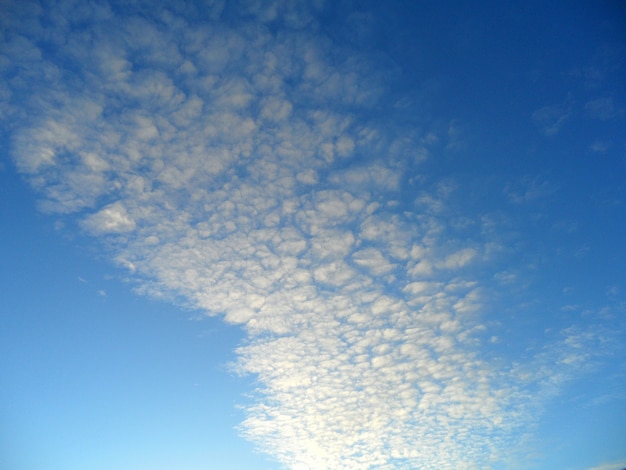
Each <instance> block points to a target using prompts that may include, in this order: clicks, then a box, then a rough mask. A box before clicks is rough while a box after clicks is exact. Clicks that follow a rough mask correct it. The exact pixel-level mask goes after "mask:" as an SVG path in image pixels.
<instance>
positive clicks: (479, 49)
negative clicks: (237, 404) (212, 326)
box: [0, 0, 626, 469]
mask: <svg viewBox="0 0 626 470" xmlns="http://www.w3.org/2000/svg"><path fill="white" fill-rule="evenodd" d="M2 8H3V9H4V10H5V11H6V13H5V14H4V15H3V19H2V20H1V21H2V23H1V24H2V38H1V49H0V52H1V55H0V69H1V70H2V75H3V80H2V84H1V85H0V99H1V100H2V111H0V118H1V119H2V122H3V125H4V129H5V130H4V131H3V132H4V136H5V137H6V140H7V142H8V143H9V145H8V147H9V148H8V149H7V150H6V151H5V152H3V153H6V154H7V156H10V158H11V163H10V164H11V165H14V167H15V168H16V169H17V171H18V172H19V173H20V174H21V175H22V177H23V178H24V180H25V181H27V183H28V185H29V186H30V187H32V189H33V190H34V191H35V192H36V194H37V196H38V209H39V210H40V211H42V212H43V213H45V214H48V215H49V216H51V217H52V218H53V219H54V220H56V221H57V227H58V230H60V231H61V232H62V233H66V234H68V233H69V234H73V236H76V237H83V238H87V239H89V240H91V241H90V243H92V244H93V245H95V246H97V247H98V250H100V252H101V253H104V256H106V257H107V259H109V260H110V261H111V262H112V263H113V264H114V265H115V266H117V269H118V271H117V273H118V275H119V276H120V277H124V278H127V279H128V280H129V281H130V282H131V285H132V286H133V289H134V290H135V291H136V292H137V293H138V294H141V295H147V296H151V297H156V298H162V299H166V300H168V301H171V302H173V303H174V304H175V305H177V306H179V307H183V308H190V309H193V310H195V311H198V312H201V313H202V314H206V315H208V316H218V317H219V318H221V319H223V321H225V322H226V323H228V324H233V325H237V326H238V327H240V328H242V330H243V331H244V332H245V338H244V339H243V340H242V341H241V343H240V344H239V346H237V348H236V350H235V353H236V359H235V360H234V361H233V362H232V363H231V364H230V365H229V366H228V367H229V368H230V369H231V371H232V373H234V374H241V375H242V376H245V377H253V378H254V384H253V385H252V388H251V389H250V390H249V391H248V398H247V399H243V398H242V400H241V407H242V410H243V412H244V415H245V417H244V419H243V421H242V422H241V423H240V425H239V428H238V430H239V432H240V434H241V437H242V438H243V439H247V440H249V441H250V442H252V443H254V445H255V446H256V447H257V448H258V450H259V451H260V452H262V453H264V454H266V455H268V456H270V457H271V458H272V459H274V460H275V461H276V462H278V464H279V465H283V466H284V467H286V468H293V469H337V468H350V469H352V468H354V469H361V468H362V469H368V468H380V469H383V468H389V469H391V468H394V469H395V468H407V469H408V468H420V469H443V468H455V469H458V468H468V469H469V468H557V467H558V468H581V469H583V468H587V469H590V468H592V467H593V466H594V465H595V467H594V468H616V469H617V468H619V466H620V465H622V466H623V460H622V462H621V464H620V459H624V458H626V455H624V453H623V452H624V448H625V447H624V446H625V444H626V442H624V441H623V439H622V440H621V441H619V440H615V441H611V442H614V444H613V447H612V448H608V447H606V446H605V447H602V448H601V449H600V450H598V451H597V453H595V454H594V453H593V451H591V450H590V451H589V452H590V454H589V455H587V456H584V457H581V461H582V462H585V463H579V464H578V465H583V466H575V465H576V464H574V463H571V462H570V461H569V460H563V463H561V464H559V463H554V462H556V461H554V462H552V463H547V462H551V461H550V459H554V458H555V456H554V455H552V454H551V449H550V448H549V447H548V446H546V444H545V442H548V441H550V440H551V439H554V436H546V435H545V434H544V433H545V432H546V430H547V429H549V428H550V426H547V425H546V422H549V421H550V417H551V416H558V415H559V414H560V413H563V408H564V407H565V408H567V407H571V408H572V409H574V410H575V409H577V408H585V409H587V408H589V407H591V409H594V408H593V407H595V409H597V413H596V414H594V413H593V412H589V415H590V416H598V418H596V419H597V420H600V421H601V420H602V419H604V418H602V417H601V416H600V415H601V413H612V414H613V415H619V416H625V399H626V397H625V395H624V393H623V392H621V391H619V390H620V388H621V389H623V387H624V385H625V376H624V372H625V371H624V366H623V364H624V358H625V356H624V348H623V346H622V343H623V342H624V333H625V329H624V327H625V326H626V325H625V324H624V323H625V322H624V321H625V319H624V305H625V304H624V297H623V292H624V289H625V288H626V287H625V286H624V279H625V276H624V274H625V272H624V267H623V266H624V262H625V261H626V256H625V250H624V248H623V240H624V235H626V225H625V223H624V220H626V218H625V217H624V215H626V214H625V209H624V203H625V199H624V197H625V195H626V194H625V190H624V188H625V186H624V184H623V181H624V176H625V175H626V159H625V157H624V155H625V150H626V140H625V135H624V133H623V129H624V118H625V115H624V106H626V104H625V101H624V98H625V96H624V90H623V87H620V86H619V84H620V83H621V82H620V80H622V79H623V78H624V72H625V69H624V66H625V63H626V62H625V60H624V59H625V57H626V55H625V54H626V47H625V41H624V39H625V38H624V34H623V32H620V29H619V26H620V21H619V20H618V19H616V18H617V16H618V15H615V14H612V13H613V12H614V11H618V12H619V11H620V9H619V7H617V6H615V5H614V4H612V3H611V2H606V4H604V3H603V2H599V3H598V4H597V5H591V4H587V3H585V2H578V4H577V5H574V6H571V8H570V7H567V8H566V6H564V5H553V6H549V5H543V4H540V3H538V2H531V3H530V4H527V3H525V2H524V3H521V2H519V3H518V2H505V4H502V5H492V4H491V3H489V2H479V4H478V5H476V6H475V7H474V6H472V7H471V8H470V7H468V6H467V5H464V4H463V3H462V2H443V3H442V4H441V6H427V5H409V4H407V3H406V2H391V3H389V4H385V5H384V6H382V5H377V4H374V3H369V2H365V3H355V2H348V1H346V2H338V3H337V4H333V3H329V2H324V1H311V2H304V1H294V2H281V1H275V2H256V1H252V0H251V1H244V0H242V1H233V2H220V1H204V2H201V1H198V2H187V3H183V2H180V3H179V2H167V1H166V2H162V3H160V2H159V3H157V2H142V1H135V2H128V3H126V2H124V3H119V2H109V3H107V2H104V1H97V2H72V1H69V0H68V1H59V2H31V1H26V2H10V1H9V2H4V3H3V6H2ZM537 11H538V12H539V13H537ZM622 13H623V12H622ZM621 26H623V22H622V23H621ZM129 315H132V312H129ZM589 381H592V382H593V383H595V384H597V386H595V387H588V386H587V385H586V384H587V383H588V382H589ZM607 403H608V405H607ZM583 431H584V430H581V432H583ZM620 431H621V432H622V433H624V431H626V430H625V429H624V427H623V426H622V427H621V429H620ZM581 436H583V435H581ZM582 438H583V437H580V436H579V437H578V439H582ZM620 444H621V448H620ZM620 452H621V453H620ZM613 462H615V464H614V466H612V467H611V465H613ZM207 465H208V467H207V468H210V465H211V464H210V463H207ZM551 465H552V466H551ZM554 465H556V467H555V466H554ZM601 465H605V466H601Z"/></svg>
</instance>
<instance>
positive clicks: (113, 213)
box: [83, 202, 135, 235]
mask: <svg viewBox="0 0 626 470" xmlns="http://www.w3.org/2000/svg"><path fill="white" fill-rule="evenodd" d="M83 227H85V228H86V229H87V230H89V231H90V232H91V233H93V234H95V235H100V234H106V233H123V232H129V231H131V230H133V229H134V228H135V221H134V220H132V219H131V218H130V217H129V215H128V213H127V212H126V209H125V208H124V206H123V205H122V204H121V203H120V202H116V203H114V204H110V205H108V206H106V207H104V208H103V209H102V210H100V211H98V212H97V213H95V214H92V215H90V216H88V217H87V218H86V219H85V220H84V221H83Z"/></svg>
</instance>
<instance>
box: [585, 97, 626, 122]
mask: <svg viewBox="0 0 626 470" xmlns="http://www.w3.org/2000/svg"><path fill="white" fill-rule="evenodd" d="M585 112H586V113H587V114H588V115H589V117H591V118H593V119H598V120H600V121H608V120H610V119H613V118H614V117H617V116H619V115H620V114H621V111H620V110H618V109H617V108H616V106H615V103H614V102H613V98H610V97H607V98H598V99H596V100H591V101H588V102H587V103H585Z"/></svg>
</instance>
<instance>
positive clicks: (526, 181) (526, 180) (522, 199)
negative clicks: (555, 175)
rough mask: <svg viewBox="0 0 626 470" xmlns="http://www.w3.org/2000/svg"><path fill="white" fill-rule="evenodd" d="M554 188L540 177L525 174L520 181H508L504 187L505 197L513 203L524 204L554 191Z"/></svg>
mask: <svg viewBox="0 0 626 470" xmlns="http://www.w3.org/2000/svg"><path fill="white" fill-rule="evenodd" d="M554 191H555V188H554V186H553V185H551V184H550V183H549V182H548V181H545V180H542V179H541V178H540V177H530V176H525V177H523V178H522V180H521V181H519V182H515V183H509V184H507V185H506V186H505V188H504V193H505V194H506V196H507V198H508V199H509V200H510V201H511V202H513V203H515V204H526V203H529V202H534V201H537V200H540V199H543V198H545V197H547V196H549V195H550V194H552V193H554Z"/></svg>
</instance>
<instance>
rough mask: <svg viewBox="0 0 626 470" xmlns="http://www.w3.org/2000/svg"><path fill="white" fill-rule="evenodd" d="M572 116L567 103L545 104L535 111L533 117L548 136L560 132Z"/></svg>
mask: <svg viewBox="0 0 626 470" xmlns="http://www.w3.org/2000/svg"><path fill="white" fill-rule="evenodd" d="M570 116H571V110H570V109H569V107H568V106H565V105H553V106H544V107H543V108H539V109H537V110H536V111H535V112H533V114H532V116H531V118H532V120H533V122H534V123H535V125H536V126H537V127H538V128H539V129H540V130H541V132H543V133H544V134H545V135H547V136H553V135H556V134H558V133H559V131H560V130H561V128H562V127H563V125H564V124H565V122H566V121H567V120H568V119H569V117H570Z"/></svg>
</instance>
